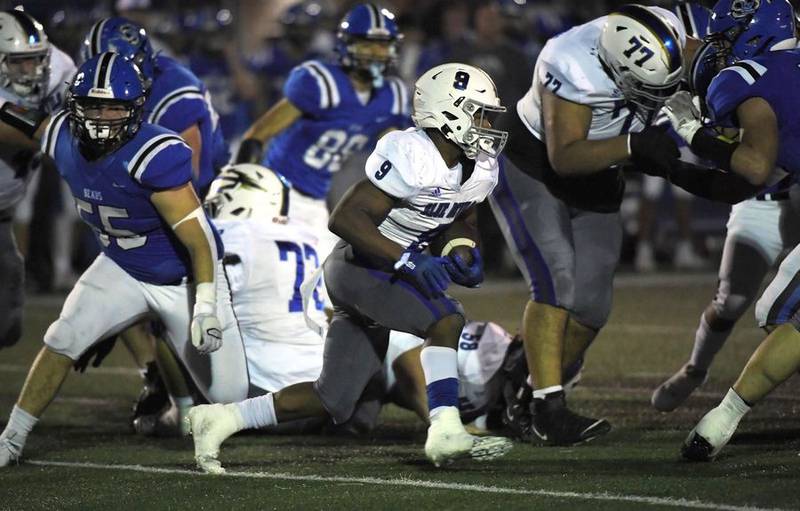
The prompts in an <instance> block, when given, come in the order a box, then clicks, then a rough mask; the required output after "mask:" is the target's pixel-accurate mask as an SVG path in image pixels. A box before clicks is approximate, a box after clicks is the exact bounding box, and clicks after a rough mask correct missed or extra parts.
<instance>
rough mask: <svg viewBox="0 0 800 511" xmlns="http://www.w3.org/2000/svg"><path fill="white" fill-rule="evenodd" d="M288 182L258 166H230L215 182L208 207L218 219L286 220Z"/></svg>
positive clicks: (208, 198) (207, 199) (251, 164)
mask: <svg viewBox="0 0 800 511" xmlns="http://www.w3.org/2000/svg"><path fill="white" fill-rule="evenodd" d="M289 189H290V185H289V183H288V182H287V181H286V180H285V179H284V178H282V177H281V176H279V175H278V174H276V173H275V172H273V171H272V170H270V169H268V168H266V167H263V166H261V165H256V164H255V163H239V164H237V165H229V166H227V167H225V168H223V169H222V172H220V174H219V175H218V176H217V177H216V179H214V181H212V183H211V187H210V188H209V190H208V195H207V196H206V200H205V205H206V209H207V210H208V212H209V214H210V215H211V217H212V218H215V219H218V220H244V219H248V218H255V219H260V220H267V221H274V220H276V219H277V220H280V221H285V220H286V217H287V214H288V211H289Z"/></svg>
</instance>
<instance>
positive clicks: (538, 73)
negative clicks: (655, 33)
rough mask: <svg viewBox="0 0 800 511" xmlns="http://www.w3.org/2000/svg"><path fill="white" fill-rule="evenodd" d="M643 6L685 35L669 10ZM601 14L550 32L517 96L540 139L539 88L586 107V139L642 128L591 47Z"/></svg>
mask: <svg viewBox="0 0 800 511" xmlns="http://www.w3.org/2000/svg"><path fill="white" fill-rule="evenodd" d="M649 9H651V10H654V11H656V12H657V14H659V15H661V16H662V17H663V18H666V19H667V20H669V22H670V24H671V25H672V26H673V27H675V29H676V31H677V33H678V35H679V37H680V39H681V41H685V40H686V29H685V27H684V26H683V23H681V22H680V20H678V18H677V17H676V16H675V14H674V13H672V12H670V11H668V10H666V9H662V8H659V7H649ZM606 18H607V17H606V16H603V17H600V18H597V19H595V20H592V21H590V22H588V23H584V24H583V25H578V26H577V27H573V28H572V29H570V30H567V31H566V32H564V33H563V34H560V35H557V36H556V37H553V38H552V39H550V40H549V41H547V44H545V46H544V48H543V49H542V51H541V53H540V54H539V58H538V59H537V60H536V66H535V68H534V70H533V82H532V84H531V88H530V89H528V92H527V93H526V94H525V95H524V96H523V97H522V99H520V100H519V101H518V102H517V114H518V115H519V117H520V119H522V122H523V124H525V126H526V127H527V128H528V130H529V131H530V132H531V133H532V134H533V136H535V137H536V138H537V139H539V140H541V141H542V142H546V141H545V139H544V119H543V117H542V92H541V90H542V88H546V89H547V90H549V91H550V92H551V93H553V94H555V95H556V96H558V97H559V98H561V99H565V100H567V101H570V102H572V103H578V104H580V105H585V106H588V107H589V108H591V109H592V121H591V124H590V126H589V133H588V134H587V136H586V138H587V140H603V139H607V138H612V137H616V136H619V135H625V134H627V133H629V132H637V131H641V130H642V129H644V123H643V122H642V120H641V119H640V116H637V115H636V112H635V110H634V109H633V108H632V105H628V103H627V102H626V101H625V98H624V96H623V94H622V91H621V90H620V89H619V88H618V87H617V86H616V84H615V83H614V80H612V79H611V77H610V76H609V74H608V73H607V72H606V71H605V69H603V65H602V63H601V62H600V57H599V55H598V50H597V47H598V45H599V44H600V35H601V33H602V31H603V27H604V26H605V23H606ZM681 46H683V45H681Z"/></svg>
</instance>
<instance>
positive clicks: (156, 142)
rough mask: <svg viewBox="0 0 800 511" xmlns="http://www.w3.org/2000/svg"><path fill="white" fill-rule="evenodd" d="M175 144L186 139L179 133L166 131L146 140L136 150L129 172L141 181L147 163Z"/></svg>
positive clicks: (129, 165) (182, 142)
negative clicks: (174, 133)
mask: <svg viewBox="0 0 800 511" xmlns="http://www.w3.org/2000/svg"><path fill="white" fill-rule="evenodd" d="M174 144H184V141H183V139H182V138H181V137H179V136H178V135H173V134H170V133H164V134H162V135H158V136H156V137H154V138H153V139H151V140H149V141H148V142H146V143H145V144H144V145H143V146H142V147H140V148H139V150H138V151H136V154H134V155H133V158H131V160H130V163H129V164H128V174H130V175H131V177H132V178H133V179H135V180H136V181H140V180H141V177H142V174H143V173H144V171H145V170H146V169H147V164H148V163H150V160H152V159H153V158H154V157H155V156H156V155H157V154H158V153H159V152H161V151H162V150H163V149H166V148H167V147H169V146H171V145H174Z"/></svg>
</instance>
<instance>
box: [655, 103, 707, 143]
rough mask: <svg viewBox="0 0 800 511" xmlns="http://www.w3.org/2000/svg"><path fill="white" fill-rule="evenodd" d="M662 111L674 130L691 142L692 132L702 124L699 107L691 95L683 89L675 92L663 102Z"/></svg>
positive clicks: (687, 141)
mask: <svg viewBox="0 0 800 511" xmlns="http://www.w3.org/2000/svg"><path fill="white" fill-rule="evenodd" d="M664 112H665V113H666V114H667V117H669V122H670V124H672V128H673V129H674V130H675V132H676V133H677V134H678V135H680V137H681V138H682V139H684V140H685V141H686V143H687V144H691V143H692V138H694V134H695V133H697V130H699V129H700V128H701V127H702V126H703V124H702V121H701V119H700V109H699V108H698V107H697V105H696V104H695V100H694V99H693V98H692V95H691V94H690V93H688V92H687V91H685V90H682V91H678V92H676V93H675V94H673V95H672V96H670V98H669V99H667V100H666V101H665V102H664Z"/></svg>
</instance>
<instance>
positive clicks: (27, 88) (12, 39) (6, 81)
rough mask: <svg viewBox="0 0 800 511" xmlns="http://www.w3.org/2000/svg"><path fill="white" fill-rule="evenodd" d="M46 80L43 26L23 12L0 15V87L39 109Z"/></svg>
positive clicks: (47, 47) (47, 60)
mask: <svg viewBox="0 0 800 511" xmlns="http://www.w3.org/2000/svg"><path fill="white" fill-rule="evenodd" d="M49 78H50V43H49V41H48V40H47V35H46V34H45V33H44V27H42V25H41V23H39V22H38V21H36V20H35V19H33V18H32V17H31V16H29V15H28V14H27V13H25V12H23V11H20V10H12V11H3V12H0V86H2V87H3V88H4V89H8V90H10V91H11V92H13V93H14V94H16V95H18V96H20V97H21V98H23V99H25V100H26V101H29V102H30V103H32V104H34V105H35V106H39V105H38V103H40V102H41V101H42V99H44V97H45V96H46V95H47V83H48V80H49Z"/></svg>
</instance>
